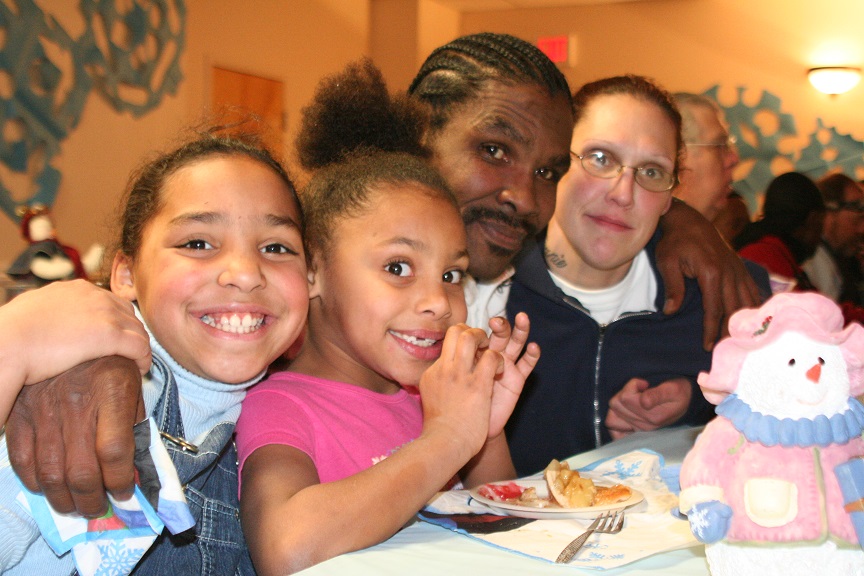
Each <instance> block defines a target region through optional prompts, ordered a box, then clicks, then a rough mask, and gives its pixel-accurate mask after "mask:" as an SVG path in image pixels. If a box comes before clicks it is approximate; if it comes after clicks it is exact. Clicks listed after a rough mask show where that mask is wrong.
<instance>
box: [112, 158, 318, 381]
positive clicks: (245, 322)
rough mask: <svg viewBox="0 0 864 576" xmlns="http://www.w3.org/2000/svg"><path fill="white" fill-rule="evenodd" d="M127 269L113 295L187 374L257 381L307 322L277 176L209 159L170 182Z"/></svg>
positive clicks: (298, 250) (287, 200)
mask: <svg viewBox="0 0 864 576" xmlns="http://www.w3.org/2000/svg"><path fill="white" fill-rule="evenodd" d="M162 198H163V199H162V207H161V208H160V210H159V211H158V212H157V213H156V215H155V216H154V217H153V218H152V219H151V220H150V221H149V222H148V223H147V225H146V227H145V228H144V233H143V235H142V237H143V241H142V244H141V249H140V251H139V254H138V255H137V257H136V259H135V261H134V262H131V263H130V262H129V261H128V258H125V257H123V256H121V257H120V258H119V263H118V262H117V261H115V267H114V268H115V270H114V273H113V275H112V289H113V290H114V291H115V292H118V293H120V294H121V295H122V296H124V297H126V298H128V299H130V300H136V301H137V303H138V307H139V308H140V310H141V314H142V316H143V317H144V320H145V321H146V322H147V325H148V326H149V327H150V329H151V331H152V332H153V334H154V336H155V337H156V339H157V340H158V341H159V342H160V343H161V344H162V345H163V346H164V347H165V349H166V350H167V351H168V353H169V354H171V356H172V357H173V358H174V359H175V360H177V361H178V362H179V363H180V364H182V365H183V366H184V367H186V368H187V369H188V370H190V371H191V372H193V373H195V374H197V375H199V376H203V377H205V378H209V379H212V380H217V381H221V382H229V383H239V382H244V381H246V380H249V379H251V378H253V377H255V376H256V375H258V374H260V373H261V372H262V371H263V370H264V369H265V368H266V367H267V365H268V364H270V362H272V361H273V360H274V359H275V358H276V357H278V356H279V354H281V353H282V352H284V351H285V349H286V348H287V347H288V345H290V344H291V342H293V341H294V340H295V339H296V337H297V335H298V334H299V332H300V330H301V329H302V326H303V323H304V321H305V319H306V312H307V309H308V289H307V278H306V263H305V257H304V253H303V246H302V238H301V235H300V228H299V225H298V224H299V222H300V213H299V210H298V207H297V206H296V204H295V203H294V201H293V199H292V196H291V194H290V192H289V191H288V190H287V189H286V187H285V184H284V183H283V182H282V181H281V180H280V179H279V177H278V176H277V175H276V174H275V173H273V172H272V170H270V169H269V168H268V167H266V166H264V165H263V164H261V163H259V162H257V161H254V160H251V159H249V158H245V157H239V156H237V157H235V156H229V157H223V156H215V157H212V158H208V159H206V160H203V161H200V162H196V163H194V164H190V165H187V166H185V167H184V168H182V169H180V170H179V171H177V172H176V173H174V174H173V175H172V176H170V177H169V178H168V179H167V180H166V183H165V186H164V189H163V191H162Z"/></svg>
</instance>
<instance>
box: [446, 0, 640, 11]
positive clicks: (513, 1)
mask: <svg viewBox="0 0 864 576" xmlns="http://www.w3.org/2000/svg"><path fill="white" fill-rule="evenodd" d="M433 1H434V2H436V3H438V4H442V5H444V6H447V7H448V8H452V9H453V10H457V11H459V12H484V11H491V10H513V9H516V8H549V7H552V6H578V5H580V4H613V3H615V2H638V1H641V0H433Z"/></svg>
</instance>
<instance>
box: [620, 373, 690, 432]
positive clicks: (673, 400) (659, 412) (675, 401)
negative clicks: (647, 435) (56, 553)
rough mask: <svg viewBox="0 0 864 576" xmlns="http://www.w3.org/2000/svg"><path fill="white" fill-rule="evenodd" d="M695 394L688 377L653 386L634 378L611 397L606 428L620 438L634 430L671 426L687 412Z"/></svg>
mask: <svg viewBox="0 0 864 576" xmlns="http://www.w3.org/2000/svg"><path fill="white" fill-rule="evenodd" d="M692 394H693V388H692V387H691V385H690V382H689V381H688V380H687V379H686V378H674V379H672V380H667V381H666V382H663V383H661V384H659V385H657V386H654V387H653V388H651V387H649V386H648V382H647V381H646V380H643V379H641V378H631V379H630V381H629V382H627V384H625V385H624V388H622V389H621V390H620V391H619V392H618V393H617V394H615V396H613V397H612V399H611V400H609V413H608V414H607V415H606V428H608V429H609V433H610V434H611V435H612V439H613V440H617V439H619V438H623V437H624V436H627V435H628V434H632V433H633V432H638V431H642V430H656V429H657V428H662V427H663V426H669V425H670V424H674V423H675V422H677V421H678V420H679V419H680V418H681V417H682V416H684V414H685V413H686V412H687V408H688V406H690V397H691V396H692Z"/></svg>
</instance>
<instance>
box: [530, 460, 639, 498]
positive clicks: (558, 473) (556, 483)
mask: <svg viewBox="0 0 864 576" xmlns="http://www.w3.org/2000/svg"><path fill="white" fill-rule="evenodd" d="M543 475H544V476H545V478H546V485H547V487H548V488H549V495H550V496H551V497H552V498H553V499H554V500H555V502H557V503H558V505H559V506H561V507H562V508H586V507H588V506H605V505H608V504H615V503H616V502H623V501H625V500H627V499H628V498H630V496H631V495H632V492H631V491H630V489H629V488H627V487H626V486H622V485H621V484H615V485H614V486H598V485H595V484H594V481H593V480H591V479H590V478H585V477H582V476H580V475H579V471H578V470H571V469H570V465H569V464H567V462H559V461H558V460H552V462H550V463H549V465H548V466H547V467H546V470H545V471H544V473H543Z"/></svg>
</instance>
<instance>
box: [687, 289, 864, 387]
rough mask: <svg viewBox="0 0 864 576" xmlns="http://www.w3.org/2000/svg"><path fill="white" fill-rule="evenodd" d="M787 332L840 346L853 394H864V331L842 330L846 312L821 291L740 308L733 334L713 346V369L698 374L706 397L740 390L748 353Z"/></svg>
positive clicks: (857, 327)
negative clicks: (820, 292) (739, 381)
mask: <svg viewBox="0 0 864 576" xmlns="http://www.w3.org/2000/svg"><path fill="white" fill-rule="evenodd" d="M785 332H798V333H800V334H803V335H804V336H806V337H808V338H810V339H812V340H815V341H818V342H823V343H826V344H833V345H836V346H839V347H840V349H841V351H842V353H843V358H844V359H845V360H846V366H847V372H848V374H849V386H850V393H851V394H852V395H853V396H858V395H859V394H861V393H862V392H864V328H862V327H861V325H860V324H857V323H852V324H850V325H849V326H847V327H846V328H844V327H843V313H842V312H841V311H840V308H839V307H838V306H837V304H835V303H834V302H833V301H831V300H830V299H829V298H826V297H825V296H823V295H821V294H818V293H816V292H785V293H782V294H777V295H775V296H772V297H771V298H770V299H769V300H768V301H767V302H765V304H763V305H762V306H761V307H759V308H745V309H743V310H739V311H738V312H736V313H735V314H733V315H732V317H731V318H730V319H729V336H728V337H727V338H725V339H723V340H722V341H721V342H719V343H718V344H717V346H716V347H715V348H714V355H713V357H712V361H711V371H710V372H702V373H701V374H699V379H698V381H699V385H700V386H701V388H702V393H703V394H704V395H705V398H706V399H707V400H708V401H709V402H711V403H712V404H719V403H720V402H721V401H722V400H723V398H725V397H726V395H728V394H729V393H730V392H734V391H735V389H736V388H737V386H738V375H739V374H740V372H741V367H742V364H743V363H744V359H745V358H746V357H747V355H748V354H749V353H750V352H752V351H753V350H758V349H760V348H762V347H764V346H767V345H769V344H771V343H772V342H774V341H775V340H776V339H777V338H779V337H780V335H781V334H783V333H785Z"/></svg>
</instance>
